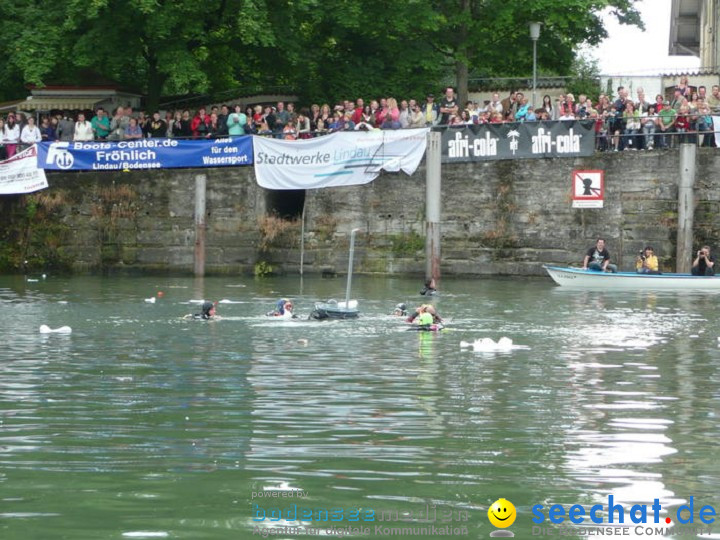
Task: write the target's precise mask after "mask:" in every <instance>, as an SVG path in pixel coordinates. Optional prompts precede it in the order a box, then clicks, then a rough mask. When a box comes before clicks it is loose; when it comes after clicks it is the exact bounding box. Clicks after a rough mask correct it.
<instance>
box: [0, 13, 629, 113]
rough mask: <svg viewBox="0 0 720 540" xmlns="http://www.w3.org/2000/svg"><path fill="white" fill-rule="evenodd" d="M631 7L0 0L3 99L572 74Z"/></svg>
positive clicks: (306, 90) (394, 91) (420, 84)
mask: <svg viewBox="0 0 720 540" xmlns="http://www.w3.org/2000/svg"><path fill="white" fill-rule="evenodd" d="M634 1H635V0H533V1H532V2H528V1H527V0H429V1H428V0H394V1H393V0H389V1H388V0H384V1H383V0H322V1H321V0H204V1H203V2H198V1H197V0H173V1H169V0H66V1H65V2H52V1H50V0H14V1H13V2H2V3H0V16H2V17H3V21H4V37H3V40H0V54H4V56H5V58H7V63H6V66H5V70H4V72H3V73H2V74H0V86H1V87H2V88H1V89H0V93H3V94H5V97H10V94H16V92H18V89H19V88H20V83H22V84H37V85H43V84H47V83H48V82H58V81H61V80H62V81H65V82H75V83H76V84H81V83H86V84H87V83H88V82H89V81H87V80H83V77H87V74H88V73H92V74H96V75H97V76H100V77H102V78H105V79H110V80H114V81H117V82H118V83H120V84H122V85H125V86H128V87H130V88H135V89H137V90H139V91H141V92H144V93H146V94H147V102H148V107H149V108H150V109H154V108H155V106H156V105H157V104H158V102H159V99H160V96H161V95H163V94H164V95H170V94H185V93H197V94H217V93H220V92H225V91H228V90H231V89H237V92H238V93H243V89H244V90H245V91H248V89H255V88H263V89H267V88H268V87H269V86H281V87H288V88H291V89H292V90H294V91H295V92H296V93H299V94H300V95H301V96H303V98H304V100H305V101H309V100H311V99H312V100H320V99H322V100H335V99H341V98H347V97H350V96H353V97H354V96H365V97H368V96H378V95H397V96H409V95H415V96H420V95H424V93H425V92H427V91H428V90H433V91H436V92H438V91H439V90H440V88H439V85H441V84H442V83H443V82H444V81H447V80H449V79H452V80H454V81H455V85H456V86H457V87H458V89H459V92H460V98H461V100H464V99H465V98H466V96H467V86H468V80H469V78H470V77H471V76H472V77H499V76H503V77H509V76H521V77H524V76H527V75H528V74H529V73H531V72H532V43H531V41H530V37H529V35H528V23H529V22H531V21H536V20H537V21H540V22H542V23H543V30H542V34H541V37H540V40H539V42H538V65H539V66H540V68H541V70H542V71H543V72H545V73H547V74H559V75H567V74H569V73H570V70H571V67H572V65H573V61H574V59H575V55H576V53H575V52H576V50H577V48H578V46H579V45H580V44H590V45H592V44H596V43H598V42H599V41H600V40H601V39H602V38H603V37H605V35H606V32H605V28H604V26H603V22H602V18H601V16H600V13H601V11H602V10H606V9H610V10H612V12H613V13H614V14H615V16H617V18H618V19H619V20H620V21H621V22H622V23H625V24H634V25H637V26H642V22H641V21H640V18H639V15H638V13H637V11H636V10H635V9H634V7H633V3H634Z"/></svg>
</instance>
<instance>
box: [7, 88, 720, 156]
mask: <svg viewBox="0 0 720 540" xmlns="http://www.w3.org/2000/svg"><path fill="white" fill-rule="evenodd" d="M636 93H637V96H636V99H634V100H633V99H631V98H630V96H629V95H628V91H627V89H625V88H624V87H622V86H621V87H618V89H617V97H616V99H615V100H614V101H612V100H611V99H610V98H609V97H608V96H607V95H605V94H600V95H599V96H598V99H597V100H596V101H595V102H593V101H592V100H591V99H590V98H588V97H587V96H584V95H580V96H578V99H577V101H576V100H575V96H573V94H570V93H567V94H561V95H560V97H559V98H557V99H555V100H554V101H553V100H552V98H551V97H550V96H548V95H545V96H543V98H542V104H541V105H539V106H537V107H533V106H532V104H530V103H529V102H528V99H527V97H526V96H524V95H523V94H522V93H521V92H515V91H511V92H510V93H509V95H508V96H506V97H505V98H503V99H501V98H500V95H499V94H498V93H494V94H493V95H492V99H490V100H488V101H485V102H484V103H483V104H482V105H481V104H479V103H478V102H473V101H468V102H467V103H466V104H465V107H461V106H460V104H459V103H458V98H457V95H456V93H455V92H454V90H453V88H451V87H448V88H447V89H446V90H445V93H444V94H443V96H442V98H441V99H440V100H438V101H436V100H435V96H434V95H433V94H428V95H427V96H426V98H425V101H424V102H422V103H419V102H418V101H416V100H414V99H409V100H402V101H400V103H399V104H398V102H397V100H396V99H395V98H392V97H388V98H382V99H378V100H375V99H373V100H371V101H370V102H369V103H367V104H366V103H365V101H364V100H363V99H362V98H358V99H357V100H356V101H355V102H352V101H347V100H346V101H344V102H343V103H341V104H337V105H335V106H334V107H333V108H331V107H330V105H328V104H323V105H317V104H314V105H312V106H311V107H309V108H300V109H299V110H296V108H295V104H294V103H287V104H285V103H284V102H278V103H277V104H276V105H275V106H272V105H267V104H265V105H255V106H250V107H247V108H246V109H245V110H243V108H242V106H241V105H239V104H237V105H234V106H232V107H230V106H228V105H222V106H220V107H217V106H213V107H212V108H211V109H210V111H209V113H208V110H207V109H206V108H205V107H200V108H199V109H198V110H197V111H195V112H194V113H191V111H190V110H189V109H185V110H174V111H173V110H170V111H166V112H165V113H164V117H163V115H162V114H161V113H160V112H155V113H153V114H152V115H151V116H148V115H146V114H145V112H139V113H138V114H137V115H136V114H134V113H133V111H132V109H131V108H130V107H118V108H117V109H115V110H114V111H112V113H111V114H108V113H107V112H106V111H105V110H104V109H102V108H98V109H97V110H96V111H94V112H93V113H91V114H87V115H86V114H85V112H77V113H75V114H73V113H72V112H70V111H65V112H64V113H59V114H54V115H53V114H50V115H46V116H42V117H41V118H40V125H36V121H35V118H34V117H32V116H31V115H25V114H24V113H22V112H19V113H10V114H8V115H7V117H6V118H4V119H3V118H0V134H1V135H2V137H1V140H0V159H2V158H5V157H11V156H12V155H14V154H15V153H16V152H17V151H18V150H20V149H22V148H24V147H26V146H29V145H31V144H34V143H36V142H40V141H55V140H60V141H92V140H110V141H113V140H115V141H118V140H128V139H141V138H144V137H171V138H187V139H203V138H218V137H225V136H235V135H245V134H255V135H264V136H268V137H276V138H280V139H286V140H296V139H308V138H312V137H317V136H322V135H325V134H328V133H332V132H336V131H347V130H375V129H404V128H419V127H462V126H467V125H481V124H497V123H504V122H535V121H549V120H559V121H564V120H587V121H594V122H595V133H596V144H597V149H598V150H600V151H620V150H629V149H635V150H639V149H644V150H652V149H654V148H662V147H667V146H672V145H673V144H675V143H674V141H679V142H692V143H696V144H702V146H716V145H715V137H714V134H715V131H720V122H718V126H717V128H718V129H717V130H716V126H715V125H714V123H713V114H719V115H720V86H717V85H716V86H713V87H712V93H711V94H710V95H709V96H708V95H707V93H706V88H705V87H704V86H699V87H698V88H697V90H695V89H694V88H693V87H692V86H690V84H689V83H688V80H687V77H681V79H680V82H679V84H678V85H677V86H676V87H675V90H674V95H673V97H672V99H670V100H667V101H666V100H665V97H664V96H662V95H661V94H658V95H657V96H655V99H654V101H648V100H647V99H646V97H645V93H644V91H643V89H642V88H638V89H637V91H636ZM88 118H90V119H89V120H88Z"/></svg>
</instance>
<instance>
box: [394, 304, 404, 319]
mask: <svg viewBox="0 0 720 540" xmlns="http://www.w3.org/2000/svg"><path fill="white" fill-rule="evenodd" d="M392 314H393V315H395V316H396V317H407V314H408V312H407V306H406V305H405V304H404V303H402V302H401V303H399V304H398V305H396V306H395V310H394V311H393V313H392Z"/></svg>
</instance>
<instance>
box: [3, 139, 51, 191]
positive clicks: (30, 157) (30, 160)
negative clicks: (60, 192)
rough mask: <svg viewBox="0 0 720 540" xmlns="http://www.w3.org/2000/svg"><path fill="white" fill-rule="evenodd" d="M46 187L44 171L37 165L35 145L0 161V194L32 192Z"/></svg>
mask: <svg viewBox="0 0 720 540" xmlns="http://www.w3.org/2000/svg"><path fill="white" fill-rule="evenodd" d="M46 187H48V183H47V179H46V178H45V171H44V170H43V169H38V166H37V149H36V147H35V145H33V146H31V147H30V148H28V149H27V150H24V151H23V152H20V153H19V154H15V155H14V156H13V157H11V158H10V159H6V160H5V161H0V195H9V194H14V193H32V192H33V191H37V190H39V189H45V188H46Z"/></svg>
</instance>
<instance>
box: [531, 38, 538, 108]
mask: <svg viewBox="0 0 720 540" xmlns="http://www.w3.org/2000/svg"><path fill="white" fill-rule="evenodd" d="M532 106H533V109H535V108H536V107H537V39H533V100H532Z"/></svg>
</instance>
